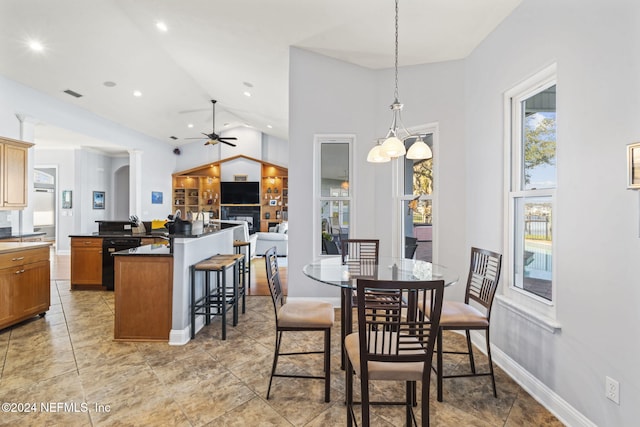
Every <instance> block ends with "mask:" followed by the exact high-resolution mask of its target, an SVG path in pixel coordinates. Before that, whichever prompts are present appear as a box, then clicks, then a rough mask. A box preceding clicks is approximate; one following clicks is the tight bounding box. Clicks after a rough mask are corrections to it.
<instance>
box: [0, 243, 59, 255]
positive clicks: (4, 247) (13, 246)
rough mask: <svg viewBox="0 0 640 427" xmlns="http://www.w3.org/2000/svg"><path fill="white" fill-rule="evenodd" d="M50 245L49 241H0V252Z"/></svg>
mask: <svg viewBox="0 0 640 427" xmlns="http://www.w3.org/2000/svg"><path fill="white" fill-rule="evenodd" d="M48 246H51V242H6V243H2V242H0V254H4V253H10V252H18V251H24V250H26V249H34V248H43V247H48Z"/></svg>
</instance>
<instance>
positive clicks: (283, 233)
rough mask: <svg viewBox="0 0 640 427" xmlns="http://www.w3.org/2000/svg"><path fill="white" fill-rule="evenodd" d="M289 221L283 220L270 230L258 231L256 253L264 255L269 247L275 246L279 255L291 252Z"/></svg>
mask: <svg viewBox="0 0 640 427" xmlns="http://www.w3.org/2000/svg"><path fill="white" fill-rule="evenodd" d="M288 230H289V223H288V222H287V221H283V222H281V223H280V224H278V225H276V226H275V227H271V228H269V231H268V232H264V231H263V232H258V233H256V236H257V240H256V255H258V256H264V254H265V253H266V252H267V251H268V250H269V248H271V247H273V246H275V247H276V253H277V254H278V256H287V255H288V254H289V235H288V234H287V231H288Z"/></svg>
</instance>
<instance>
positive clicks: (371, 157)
mask: <svg viewBox="0 0 640 427" xmlns="http://www.w3.org/2000/svg"><path fill="white" fill-rule="evenodd" d="M381 148H382V145H380V144H376V145H374V146H373V148H372V149H371V150H369V154H368V155H367V162H369V163H386V162H388V161H390V160H391V158H390V157H388V156H385V155H384V154H382V151H381Z"/></svg>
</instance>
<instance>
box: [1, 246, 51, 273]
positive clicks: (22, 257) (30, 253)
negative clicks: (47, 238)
mask: <svg viewBox="0 0 640 427" xmlns="http://www.w3.org/2000/svg"><path fill="white" fill-rule="evenodd" d="M48 260H49V247H48V246H47V247H43V248H36V249H26V250H24V251H16V252H9V253H4V254H0V269H1V268H11V267H13V266H17V265H25V264H31V263H34V262H37V261H48Z"/></svg>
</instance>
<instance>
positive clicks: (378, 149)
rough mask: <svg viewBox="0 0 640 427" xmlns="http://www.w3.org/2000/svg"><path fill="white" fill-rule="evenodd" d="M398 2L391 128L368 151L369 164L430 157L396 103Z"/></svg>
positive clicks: (424, 145)
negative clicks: (395, 159)
mask: <svg viewBox="0 0 640 427" xmlns="http://www.w3.org/2000/svg"><path fill="white" fill-rule="evenodd" d="M398 1H399V0H395V2H396V20H395V24H396V26H395V30H396V32H395V36H396V38H395V92H394V95H395V100H394V101H393V104H391V111H392V113H393V119H392V120H391V126H390V127H389V131H388V132H387V136H386V137H385V140H384V142H383V143H382V144H380V142H379V141H378V142H377V143H376V145H375V146H374V147H373V148H372V149H371V150H370V151H369V154H368V155H367V161H368V162H371V163H383V162H388V161H389V160H390V159H392V158H397V157H400V156H404V155H405V154H406V155H407V158H408V159H429V158H431V157H432V155H433V154H432V152H431V149H430V148H429V146H428V145H427V144H425V142H424V141H423V140H422V138H421V137H420V135H412V134H411V133H410V132H409V131H408V130H407V129H406V128H405V127H404V124H403V123H402V118H401V116H400V113H401V111H402V104H401V103H400V101H398ZM411 137H414V138H416V140H415V142H414V143H413V144H412V145H411V147H409V151H408V152H407V150H406V149H405V146H404V141H405V140H406V139H407V138H411Z"/></svg>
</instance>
